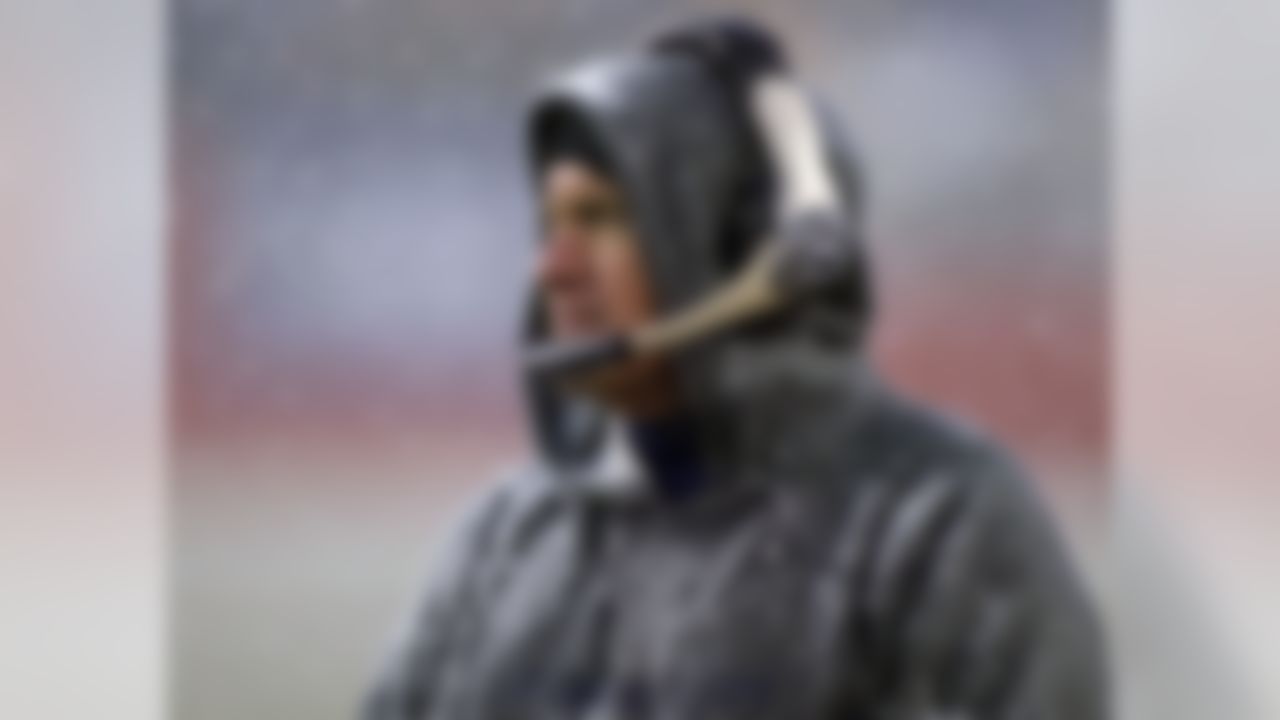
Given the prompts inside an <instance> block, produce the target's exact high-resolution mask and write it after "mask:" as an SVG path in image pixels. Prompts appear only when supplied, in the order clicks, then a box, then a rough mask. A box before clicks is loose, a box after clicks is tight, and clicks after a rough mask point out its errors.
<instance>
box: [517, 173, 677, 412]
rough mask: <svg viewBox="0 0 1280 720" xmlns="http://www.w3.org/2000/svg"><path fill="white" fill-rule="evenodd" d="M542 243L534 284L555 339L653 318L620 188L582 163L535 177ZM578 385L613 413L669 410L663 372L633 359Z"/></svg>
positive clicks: (656, 364)
mask: <svg viewBox="0 0 1280 720" xmlns="http://www.w3.org/2000/svg"><path fill="white" fill-rule="evenodd" d="M541 189H542V218H543V235H544V237H543V243H542V245H541V248H540V251H539V256H538V264H537V281H538V285H539V288H540V290H541V291H542V294H543V297H544V299H545V301H546V308H547V314H548V320H549V326H550V333H551V336H552V337H553V338H555V339H562V340H566V339H574V338H582V337H595V336H599V335H605V334H610V333H615V332H628V331H631V330H635V329H637V328H639V327H641V326H643V325H645V324H647V323H649V322H650V321H652V320H653V318H654V314H655V304H654V298H653V290H652V286H651V284H650V282H649V276H648V273H647V271H646V268H645V266H644V259H643V257H642V255H641V250H640V244H639V238H638V237H637V233H636V230H635V228H634V226H633V225H632V222H631V219H630V217H629V216H628V213H627V208H626V206H625V204H624V199H623V197H622V193H621V192H620V189H619V188H618V187H617V186H616V185H615V184H614V183H613V182H611V181H610V180H609V179H608V178H607V177H605V176H603V175H601V174H600V173H598V172H596V171H595V170H593V169H592V168H591V167H590V166H588V165H586V164H585V163H582V162H578V161H575V160H557V161H553V162H552V163H550V164H549V165H548V166H547V168H546V170H545V171H544V172H543V176H542V188H541ZM579 385H580V386H581V387H582V388H583V389H585V390H587V391H588V392H589V393H591V394H593V395H595V396H596V397H597V398H599V399H601V400H604V401H606V402H607V403H609V404H611V405H613V406H614V407H616V408H617V409H620V410H623V411H626V412H629V413H631V414H636V415H650V414H656V413H657V412H660V411H662V410H665V409H666V408H667V406H669V404H670V402H671V400H672V398H671V395H672V387H673V385H672V383H671V379H670V372H669V369H668V368H667V367H666V365H665V364H664V363H662V362H661V361H659V360H658V359H656V358H637V359H634V360H630V361H626V362H623V363H619V364H617V365H615V366H612V367H609V368H605V369H603V370H600V371H598V372H595V373H592V374H590V375H589V376H588V377H586V378H582V379H581V381H580V382H579Z"/></svg>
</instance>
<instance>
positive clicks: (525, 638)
mask: <svg viewBox="0 0 1280 720" xmlns="http://www.w3.org/2000/svg"><path fill="white" fill-rule="evenodd" d="M712 83H714V80H713V79H712V78H710V77H709V76H708V73H707V72H706V70H705V68H703V67H700V66H699V65H698V63H696V62H693V61H691V60H689V59H688V58H683V57H673V56H663V55H661V54H658V53H653V52H645V53H638V54H636V55H633V56H628V57H625V58H621V59H617V60H612V61H608V62H605V63H599V64H593V65H591V66H588V67H587V68H585V69H583V70H581V71H579V72H577V73H574V74H572V75H570V76H569V77H568V78H567V79H565V80H563V81H561V82H559V83H557V84H555V85H553V86H552V87H551V88H550V89H549V90H548V91H547V93H546V94H545V95H544V96H542V97H541V98H540V99H539V101H538V103H537V104H536V106H535V111H534V113H533V118H534V119H533V122H532V128H533V130H532V137H531V142H532V144H533V145H535V146H536V145H537V143H538V142H539V134H540V132H542V130H541V129H542V128H544V127H545V125H546V124H547V123H549V122H553V121H554V118H556V117H561V118H563V117H565V116H572V117H573V118H575V119H576V120H577V121H580V122H584V123H586V124H587V125H588V126H589V127H590V128H591V130H592V132H593V133H595V134H596V136H597V137H598V139H599V140H600V141H601V142H602V144H603V145H604V146H605V147H606V148H607V149H608V151H609V153H610V156H611V157H610V160H611V162H612V164H613V165H614V168H615V172H616V173H617V174H618V176H619V179H620V180H621V182H622V183H623V185H624V187H625V191H626V193H627V197H628V201H629V204H630V206H631V210H632V213H633V216H634V217H635V219H636V221H637V222H638V223H639V225H640V231H641V235H642V236H643V238H644V243H645V252H646V260H647V261H648V263H649V267H650V270H651V272H652V274H653V276H654V280H655V283H656V285H657V288H658V295H659V300H660V303H661V305H662V306H663V307H664V308H665V309H670V308H674V307H678V306H680V305H681V304H683V303H686V302H688V301H689V300H690V299H692V298H693V297H696V296H697V295H699V294H700V293H702V292H705V291H706V290H707V289H708V288H710V287H713V286H715V284H716V283H718V282H722V281H723V278H724V277H725V275H726V274H727V273H729V272H731V271H732V269H733V268H732V267H731V265H732V262H733V261H732V258H733V256H734V255H735V252H736V253H737V254H738V255H741V251H734V250H733V249H732V248H729V249H728V250H726V247H725V244H726V243H731V242H732V241H733V240H734V238H733V237H730V238H729V239H728V240H726V232H725V230H724V227H725V224H726V222H729V223H730V224H732V225H733V226H734V227H735V228H736V230H735V232H738V233H742V232H749V230H750V227H749V226H750V225H751V223H752V222H759V223H763V222H767V218H759V217H755V218H752V217H747V218H745V219H744V218H742V217H734V218H733V219H732V220H731V221H728V220H726V218H729V217H731V216H734V214H735V213H736V212H737V211H738V210H740V209H741V208H742V206H743V204H744V203H745V202H746V201H745V200H744V199H743V196H742V195H741V194H740V193H751V192H761V191H762V188H764V190H767V187H766V186H767V183H765V184H759V183H757V184H756V185H755V186H752V184H751V183H744V182H741V176H742V175H743V174H744V173H747V172H749V171H750V170H749V168H747V167H746V166H747V164H748V162H749V161H751V155H750V152H749V151H748V150H747V149H745V148H747V147H748V146H749V142H750V137H749V132H750V130H749V128H744V127H743V124H742V122H741V120H740V118H739V117H737V116H735V114H734V113H735V111H734V110H733V108H732V107H731V103H727V102H725V101H724V99H723V96H721V95H718V94H717V92H716V91H715V89H714V88H713V87H712ZM829 135H830V137H829V138H828V141H829V145H830V146H831V162H832V169H833V170H834V171H836V173H837V174H838V176H839V177H840V178H841V182H842V187H843V190H844V193H845V201H846V203H847V205H848V210H849V216H850V218H852V219H854V220H855V221H858V220H859V218H860V211H861V194H860V193H861V191H860V188H859V186H858V182H857V175H856V172H855V168H854V166H853V163H852V160H851V156H850V154H849V152H848V150H847V148H846V147H845V146H844V145H843V144H842V143H841V142H840V138H839V136H838V133H836V132H835V131H834V127H833V128H832V130H831V132H830V133H829ZM756 159H758V158H756ZM744 188H745V189H744ZM757 200H758V198H757ZM757 215H758V213H757ZM744 227H747V228H748V230H747V231H744V230H743V229H742V228H744ZM739 239H740V238H739ZM726 258H728V259H726ZM870 297H871V293H870V284H869V274H868V272H867V267H866V263H865V262H862V263H861V264H860V265H859V267H857V268H853V269H851V271H850V276H849V282H848V284H847V286H845V287H844V288H842V289H840V290H838V291H836V292H833V293H831V294H830V295H829V296H824V297H821V298H813V299H812V300H811V301H810V302H808V303H806V304H805V305H804V306H802V307H799V308H797V309H796V310H795V311H793V312H789V313H787V314H786V315H785V316H782V317H776V318H772V319H771V320H770V321H768V322H765V323H761V324H759V325H758V326H756V327H752V328H748V329H746V330H744V331H743V332H740V333H735V334H733V335H732V336H731V337H725V338H721V339H719V340H717V341H715V342H711V343H707V344H705V345H704V346H701V347H699V348H698V349H697V350H695V351H692V352H690V353H687V354H684V355H682V356H681V357H680V358H679V359H678V371H679V375H680V379H681V383H682V390H683V392H684V397H685V398H686V399H687V404H688V405H689V409H690V413H691V415H692V416H693V417H694V418H695V424H694V429H693V430H692V431H691V432H692V433H693V434H694V435H695V436H696V442H697V443H698V446H699V448H700V449H701V452H702V455H703V456H704V458H705V461H706V465H707V467H708V471H709V474H710V476H711V477H712V478H713V482H711V483H709V484H708V486H707V487H705V488H703V489H702V490H701V491H700V492H698V493H697V494H696V495H694V496H693V497H690V498H686V499H684V500H682V501H680V502H673V501H671V500H670V499H669V498H666V497H664V496H663V495H661V494H660V493H657V492H655V491H653V488H652V486H651V485H649V484H647V483H646V480H645V469H644V467H643V465H642V464H639V465H637V464H636V463H634V462H633V463H628V462H626V459H627V455H626V453H625V451H620V448H623V450H625V444H619V443H617V442H614V441H611V439H610V438H611V437H612V434H611V433H610V432H609V431H608V429H607V428H609V427H613V426H616V421H612V420H609V419H607V418H606V419H602V418H601V417H600V413H598V412H597V411H593V410H592V409H590V408H587V407H585V406H583V405H581V404H580V402H579V401H575V400H574V399H573V398H570V397H565V396H562V395H560V394H559V393H557V391H555V390H554V389H552V388H549V387H540V386H532V387H530V406H531V408H532V413H531V414H532V416H533V418H534V423H535V428H536V430H537V435H538V438H539V440H540V450H541V453H540V456H539V458H538V460H537V461H536V462H535V463H534V464H533V466H532V467H531V468H530V469H529V470H528V471H527V472H524V473H521V474H518V475H517V476H515V477H512V478H508V479H506V480H504V481H503V482H501V483H499V484H498V485H497V486H495V487H494V488H492V489H491V490H490V492H489V493H488V494H487V495H486V496H485V497H484V499H483V500H481V501H480V502H479V503H478V504H477V505H476V507H475V509H474V511H473V512H472V513H471V514H470V515H469V517H468V518H467V519H466V520H464V521H463V522H462V523H461V527H460V528H459V530H458V532H457V533H456V535H455V537H454V540H453V547H454V550H453V552H452V554H451V555H450V557H449V559H448V560H447V562H446V563H445V564H444V566H443V567H441V568H440V569H439V570H438V572H437V575H436V577H435V582H434V583H433V586H432V588H431V589H430V591H429V592H428V594H427V597H426V598H425V599H424V600H423V603H422V605H421V608H420V610H419V611H418V613H417V615H416V617H415V618H414V622H413V624H412V631H411V632H410V633H409V634H408V635H407V636H406V637H405V638H404V641H403V643H402V646H401V647H400V649H399V651H398V652H397V654H395V656H394V657H393V658H392V660H391V661H390V663H389V664H388V666H387V668H386V669H385V671H384V672H383V674H382V675H381V676H380V678H379V679H378V682H377V684H376V686H375V688H374V690H373V692H372V693H371V694H370V696H369V698H368V702H367V705H366V707H365V715H364V717H365V718H367V719H368V720H409V719H410V718H415V719H416V718H433V719H437V720H552V719H562V718H592V719H597V720H603V719H605V718H609V719H614V718H617V719H622V718H634V719H636V720H641V719H647V718H654V719H657V718H664V719H669V720H712V719H714V718H727V719H731V720H748V719H750V718H769V719H771V720H801V719H805V718H812V719H815V720H817V719H824V718H841V719H844V720H853V719H855V718H864V719H867V720H881V719H884V720H889V719H899V718H900V719H903V720H908V719H910V720H923V719H925V718H992V719H996V718H1009V719H1023V718H1027V719H1030V718H1044V719H1049V720H1095V719H1099V718H1105V717H1107V716H1108V712H1107V709H1106V706H1107V691H1106V686H1107V681H1106V672H1105V658H1104V652H1103V645H1102V640H1101V633H1100V628H1099V623H1098V620H1097V618H1096V616H1095V614H1094V612H1093V610H1092V609H1091V607H1090V604H1089V603H1088V601H1087V600H1086V598H1085V597H1084V595H1083V593H1082V589H1081V586H1080V584H1079V582H1078V580H1077V578H1076V575H1075V573H1074V571H1073V570H1072V568H1071V567H1070V565H1069V563H1068V561H1067V558H1066V557H1065V554H1064V551H1063V548H1062V543H1061V542H1060V540H1059V538H1058V537H1057V535H1056V533H1055V531H1054V527H1053V523H1052V521H1051V518H1050V517H1049V516H1048V515H1047V514H1046V512H1045V510H1044V509H1043V507H1042V504H1041V502H1040V501H1039V500H1038V499H1037V497H1036V496H1035V495H1034V492H1033V489H1032V486H1031V484H1030V483H1029V482H1028V481H1027V480H1026V479H1025V477H1024V475H1023V474H1022V473H1021V472H1020V471H1019V469H1018V468H1017V467H1016V466H1015V464H1014V463H1013V462H1011V460H1010V459H1009V457H1007V455H1006V454H1005V453H1004V452H1002V451H1001V450H1000V449H999V448H998V447H996V446H995V445H994V444H993V443H992V442H990V441H989V440H987V439H984V438H982V437H981V436H979V435H978V434H976V433H974V432H972V431H969V430H967V429H964V428H961V427H959V426H957V425H956V424H954V423H952V422H949V421H946V420H943V419H941V418H940V417H939V416H937V415H936V414H934V413H932V412H930V411H928V410H926V409H923V408H921V407H919V406H917V405H915V404H913V403H911V402H909V401H907V400H904V399H902V398H901V397H899V396H898V395H896V394H895V393H894V392H893V391H891V390H890V389H889V388H887V387H886V386H885V385H884V384H883V383H882V382H881V381H880V380H879V379H877V377H876V375H875V373H874V372H873V370H872V369H871V368H870V367H869V364H868V363H867V362H866V361H865V360H864V359H863V357H862V354H861V352H860V349H861V347H862V338H863V335H864V334H865V333H864V331H865V330H866V327H867V325H868V318H869V316H870V314H871V313H870V310H871V304H870ZM538 320H539V314H538V312H537V304H536V302H535V303H534V304H533V307H532V316H531V325H530V332H531V336H532V337H534V338H536V337H537V336H538V334H539V330H540V323H539V322H538ZM615 440H616V438H615ZM620 458H621V460H619V459H620Z"/></svg>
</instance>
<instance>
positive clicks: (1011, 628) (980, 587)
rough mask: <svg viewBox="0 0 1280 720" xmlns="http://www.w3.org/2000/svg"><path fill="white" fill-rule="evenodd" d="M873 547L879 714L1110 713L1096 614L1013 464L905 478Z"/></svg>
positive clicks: (870, 607)
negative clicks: (912, 479) (906, 484)
mask: <svg viewBox="0 0 1280 720" xmlns="http://www.w3.org/2000/svg"><path fill="white" fill-rule="evenodd" d="M869 555H870V557H869V559H868V562H869V565H870V568H869V570H868V578H869V580H870V582H869V583H867V585H866V588H865V591H866V592H865V595H863V607H862V611H863V612H864V613H865V615H864V618H863V622H864V625H863V627H864V628H865V629H866V636H867V639H868V640H870V642H869V643H868V645H869V646H870V648H871V649H872V652H873V656H872V658H871V664H870V667H871V668H873V672H874V675H875V686H876V689H877V693H879V694H880V701H879V702H878V703H877V705H878V706H879V707H880V708H881V712H880V713H879V714H878V715H877V716H878V717H883V718H886V719H893V720H926V719H934V718H949V719H961V718H963V719H972V720H1003V719H1008V720H1015V719H1017V720H1021V719H1023V718H1036V719H1043V720H1103V719H1105V718H1107V717H1109V715H1108V711H1107V694H1108V691H1107V679H1106V669H1105V657H1104V656H1105V652H1104V649H1103V641H1102V636H1101V630H1100V627H1099V623H1098V620H1097V618H1096V616H1095V615H1094V612H1093V610H1092V608H1091V606H1090V605H1089V602H1088V601H1087V599H1086V597H1085V594H1084V591H1083V588H1082V587H1081V585H1080V583H1079V580H1078V578H1077V577H1076V574H1075V572H1074V570H1073V569H1072V568H1071V566H1070V564H1069V562H1068V559H1067V556H1066V553H1065V551H1064V549H1063V547H1062V544H1061V542H1060V540H1059V538H1058V536H1057V534H1056V532H1055V529H1054V527H1053V523H1052V520H1051V518H1050V517H1049V515H1048V513H1047V512H1046V511H1045V510H1044V508H1043V506H1042V505H1041V503H1040V501H1039V500H1038V498H1037V497H1036V496H1035V495H1034V493H1033V492H1032V490H1031V487H1030V485H1029V483H1028V482H1027V480H1026V479H1025V478H1024V477H1023V476H1022V475H1021V473H1020V472H1019V471H1018V470H1017V469H1016V468H1015V467H1013V466H1012V464H1011V463H1009V462H1007V461H1006V460H1004V459H1003V458H1001V457H999V456H994V455H989V454H984V455H983V456H981V457H978V458H973V459H970V460H967V461H965V462H964V463H961V464H959V465H957V466H955V467H952V468H950V469H949V470H948V471H946V472H938V473H935V474H933V475H932V476H929V477H925V478H923V479H922V480H920V481H919V482H914V483H911V484H910V485H909V487H908V488H906V489H905V490H903V491H902V493H901V495H900V496H899V497H898V498H896V500H895V502H893V503H892V506H891V508H890V510H889V512H887V513H886V514H885V518H884V519H883V520H882V521H881V523H880V532H879V533H878V534H877V535H876V536H874V540H873V542H872V548H871V551H870V553H869Z"/></svg>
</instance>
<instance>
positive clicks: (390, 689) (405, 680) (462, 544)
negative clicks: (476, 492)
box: [359, 493, 501, 720]
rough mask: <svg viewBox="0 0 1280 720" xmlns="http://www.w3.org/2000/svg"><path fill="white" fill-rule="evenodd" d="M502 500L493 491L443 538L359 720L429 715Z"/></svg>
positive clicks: (408, 719)
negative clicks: (418, 596) (424, 586)
mask: <svg viewBox="0 0 1280 720" xmlns="http://www.w3.org/2000/svg"><path fill="white" fill-rule="evenodd" d="M500 504H501V503H500V502H499V498H498V496H497V493H487V494H485V496H484V497H482V498H481V499H480V500H479V501H477V502H475V503H474V504H473V505H472V507H471V508H470V509H469V510H468V511H466V512H465V513H464V515H463V516H462V518H461V520H459V521H458V522H456V523H455V524H454V526H453V528H452V529H451V532H450V533H448V534H447V535H446V537H445V538H444V542H443V543H442V544H441V548H442V551H441V552H439V553H437V555H436V560H435V562H434V563H433V566H432V568H431V574H430V576H429V578H428V582H427V586H426V590H425V592H423V593H422V596H421V598H420V599H419V601H418V603H417V607H416V608H415V610H414V612H413V613H412V614H411V615H410V617H409V618H408V622H407V623H406V627H404V628H403V629H402V631H401V632H400V633H399V634H398V636H397V637H396V638H395V645H394V646H393V648H392V652H391V653H390V654H389V656H388V657H387V658H386V660H385V661H384V663H383V666H382V668H381V669H380V671H379V672H378V673H377V675H376V677H375V679H374V682H373V683H372V687H371V689H370V691H369V692H368V693H367V694H366V696H365V697H364V699H363V702H362V705H361V708H360V713H359V716H360V717H361V718H362V720H411V719H412V720H419V719H420V718H424V717H426V716H427V712H428V710H429V709H430V708H431V707H432V705H433V702H434V700H435V697H436V693H437V689H438V686H439V683H440V681H441V678H442V676H443V674H444V673H445V672H446V670H447V666H448V664H449V662H450V660H451V653H452V648H453V647H454V646H455V643H456V642H457V637H458V634H459V633H460V632H462V631H464V630H465V622H464V620H465V617H464V616H465V612H466V608H467V602H468V597H469V595H470V593H472V592H473V588H474V586H475V584H476V581H477V578H478V576H479V574H480V573H481V572H482V570H483V566H484V558H485V556H486V554H487V553H486V549H487V546H488V544H489V543H490V535H491V534H492V528H493V525H494V524H495V523H496V522H497V516H498V515H499V510H500Z"/></svg>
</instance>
